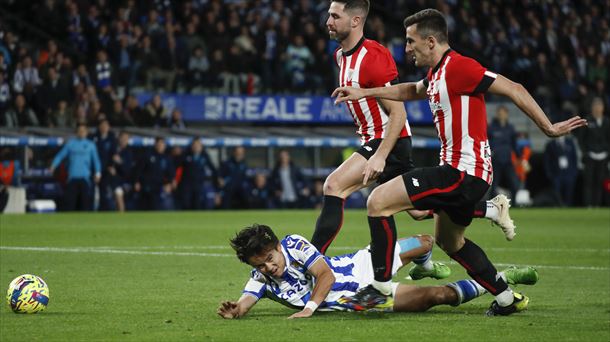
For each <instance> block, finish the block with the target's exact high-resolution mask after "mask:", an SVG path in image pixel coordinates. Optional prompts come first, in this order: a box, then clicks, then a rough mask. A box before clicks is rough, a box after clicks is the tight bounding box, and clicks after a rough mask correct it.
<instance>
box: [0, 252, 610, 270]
mask: <svg viewBox="0 0 610 342" xmlns="http://www.w3.org/2000/svg"><path fill="white" fill-rule="evenodd" d="M0 250H5V251H27V252H55V253H97V254H129V255H166V256H198V257H230V258H235V255H234V254H221V253H199V252H169V251H164V252H159V251H133V250H122V249H110V248H104V249H102V248H90V247H72V248H63V247H20V246H0ZM449 263H452V264H456V263H455V262H453V261H449ZM495 265H496V266H501V267H506V266H517V267H524V266H532V267H535V268H539V269H562V270H565V269H572V270H586V271H608V270H610V267H602V266H578V265H565V266H559V265H519V264H507V263H495Z"/></svg>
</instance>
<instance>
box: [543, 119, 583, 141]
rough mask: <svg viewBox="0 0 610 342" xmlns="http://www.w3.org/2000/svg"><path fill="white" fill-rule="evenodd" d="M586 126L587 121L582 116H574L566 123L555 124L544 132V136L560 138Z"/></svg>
mask: <svg viewBox="0 0 610 342" xmlns="http://www.w3.org/2000/svg"><path fill="white" fill-rule="evenodd" d="M584 126H587V120H586V119H583V118H581V117H580V116H574V117H571V118H569V119H567V120H565V121H561V122H557V123H555V124H553V125H552V126H551V127H550V128H548V129H546V130H545V131H544V134H546V135H547V136H549V137H552V138H554V137H560V136H562V135H566V134H568V133H570V132H571V131H572V130H574V129H576V128H579V127H584Z"/></svg>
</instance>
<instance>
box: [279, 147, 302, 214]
mask: <svg viewBox="0 0 610 342" xmlns="http://www.w3.org/2000/svg"><path fill="white" fill-rule="evenodd" d="M271 182H272V184H271V188H272V190H273V195H274V199H275V201H276V202H277V203H278V206H279V207H281V208H296V207H297V206H298V205H299V204H301V203H300V200H301V199H302V198H303V197H306V196H308V195H309V189H308V188H307V186H306V182H305V177H303V174H302V173H301V169H300V168H298V167H297V166H296V165H294V163H293V162H292V160H290V153H289V152H288V151H287V150H281V151H280V152H279V154H278V161H277V163H276V164H275V167H274V168H273V171H272V172H271Z"/></svg>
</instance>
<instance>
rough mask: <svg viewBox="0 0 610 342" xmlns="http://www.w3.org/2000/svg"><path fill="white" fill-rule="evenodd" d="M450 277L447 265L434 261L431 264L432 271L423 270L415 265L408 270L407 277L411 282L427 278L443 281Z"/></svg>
mask: <svg viewBox="0 0 610 342" xmlns="http://www.w3.org/2000/svg"><path fill="white" fill-rule="evenodd" d="M450 275H451V269H450V268H449V267H448V266H447V265H445V264H443V263H441V262H436V261H433V262H432V269H431V270H429V271H428V270H425V269H424V268H423V267H421V266H419V265H415V266H413V267H411V269H410V270H409V276H410V277H411V279H413V280H420V279H423V278H427V277H430V278H434V279H444V278H447V277H449V276H450Z"/></svg>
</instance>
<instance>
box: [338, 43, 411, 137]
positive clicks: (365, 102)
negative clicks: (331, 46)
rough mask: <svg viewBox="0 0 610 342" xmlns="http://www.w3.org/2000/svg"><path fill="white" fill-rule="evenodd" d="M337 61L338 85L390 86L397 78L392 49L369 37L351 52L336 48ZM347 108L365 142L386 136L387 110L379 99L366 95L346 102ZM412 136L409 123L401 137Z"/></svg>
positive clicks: (406, 124)
mask: <svg viewBox="0 0 610 342" xmlns="http://www.w3.org/2000/svg"><path fill="white" fill-rule="evenodd" d="M335 61H336V62H337V65H338V66H339V85H340V86H341V87H343V86H351V87H355V88H375V87H383V86H390V85H391V82H393V81H397V78H398V71H397V69H396V63H395V62H394V59H393V58H392V55H391V54H390V51H388V49H386V48H385V47H384V46H383V45H381V44H379V43H378V42H376V41H374V40H370V39H365V38H364V37H362V39H361V40H360V41H359V42H358V44H356V46H355V47H354V48H353V49H351V50H350V51H343V50H342V49H341V48H339V49H337V51H335ZM346 105H347V108H348V109H349V112H350V113H351V114H352V118H353V119H354V124H356V126H357V127H358V130H357V131H356V133H358V134H359V135H360V138H361V141H362V143H363V144H364V143H366V142H368V141H369V140H371V139H379V138H385V134H386V126H387V124H388V119H389V116H388V113H387V112H386V110H385V109H384V108H383V106H382V105H381V103H380V102H379V100H378V99H376V98H373V97H367V98H363V99H360V100H358V101H347V102H346ZM408 136H411V128H410V127H409V122H408V121H405V127H404V128H403V129H402V130H401V131H400V137H401V138H402V137H408Z"/></svg>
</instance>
